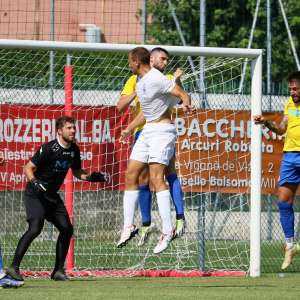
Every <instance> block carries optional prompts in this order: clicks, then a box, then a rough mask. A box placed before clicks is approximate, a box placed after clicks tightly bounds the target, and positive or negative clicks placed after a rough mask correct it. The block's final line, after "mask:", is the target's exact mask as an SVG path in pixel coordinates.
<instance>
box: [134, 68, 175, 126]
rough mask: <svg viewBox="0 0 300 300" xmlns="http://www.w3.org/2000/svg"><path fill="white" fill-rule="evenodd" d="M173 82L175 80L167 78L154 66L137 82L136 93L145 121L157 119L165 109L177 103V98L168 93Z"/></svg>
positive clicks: (173, 85)
mask: <svg viewBox="0 0 300 300" xmlns="http://www.w3.org/2000/svg"><path fill="white" fill-rule="evenodd" d="M175 84H176V83H175V80H169V79H167V78H166V76H165V75H163V74H162V73H161V72H160V71H158V70H157V69H155V68H152V69H151V70H150V71H149V72H148V73H146V74H145V75H144V76H143V77H142V78H141V79H140V80H139V81H138V82H137V84H136V94H137V96H138V97H139V99H140V102H141V107H142V111H143V113H144V116H145V119H146V121H147V122H150V121H154V120H156V119H158V118H159V117H161V116H162V115H163V114H164V112H165V111H166V110H168V109H169V108H171V107H173V106H174V105H176V104H178V103H179V99H178V98H176V97H174V96H172V95H170V94H169V93H170V91H171V90H172V89H173V88H174V87H175Z"/></svg>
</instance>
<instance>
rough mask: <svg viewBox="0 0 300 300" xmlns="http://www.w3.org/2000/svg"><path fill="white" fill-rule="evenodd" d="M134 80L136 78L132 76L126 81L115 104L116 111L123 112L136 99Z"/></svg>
mask: <svg viewBox="0 0 300 300" xmlns="http://www.w3.org/2000/svg"><path fill="white" fill-rule="evenodd" d="M136 80H137V78H136V76H135V75H132V76H130V77H129V78H128V79H127V81H126V83H125V85H124V87H123V90H122V92H121V96H120V99H119V101H118V102H117V109H118V111H119V112H123V111H125V110H126V109H127V108H128V106H129V105H130V104H131V102H132V101H133V100H134V98H135V97H136V92H135V87H136Z"/></svg>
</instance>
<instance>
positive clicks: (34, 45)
mask: <svg viewBox="0 0 300 300" xmlns="http://www.w3.org/2000/svg"><path fill="white" fill-rule="evenodd" d="M137 46H144V47H145V48H148V49H150V48H153V47H154V45H151V46H149V45H134V44H106V43H79V42H52V41H34V40H9V39H1V40H0V48H2V49H5V48H6V49H32V50H33V49H40V50H64V51H68V52H73V51H78V50H86V51H98V52H99V51H102V52H119V53H121V52H123V53H127V52H128V51H130V50H131V49H133V48H134V47H137ZM157 46H158V45H157ZM155 47H156V46H155ZM160 47H163V48H165V49H166V50H167V51H168V52H169V53H170V54H177V55H178V54H179V55H180V54H184V55H185V56H186V55H197V56H219V57H222V56H223V57H242V58H245V59H247V58H251V59H252V66H251V67H252V68H251V118H252V119H253V116H254V115H259V114H261V109H262V105H261V102H262V101H261V99H262V50H261V49H241V48H217V47H183V46H165V45H161V46H160ZM252 122H253V121H252ZM252 125H253V126H252V132H251V153H250V155H251V177H250V180H251V189H250V269H249V272H250V276H251V277H258V276H260V274H261V245H260V233H261V221H260V213H261V159H262V153H261V146H262V130H261V126H260V125H255V124H254V123H253V124H252Z"/></svg>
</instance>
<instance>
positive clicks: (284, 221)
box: [277, 200, 294, 248]
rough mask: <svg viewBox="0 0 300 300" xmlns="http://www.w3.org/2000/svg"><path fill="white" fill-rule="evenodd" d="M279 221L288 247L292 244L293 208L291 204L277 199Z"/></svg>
mask: <svg viewBox="0 0 300 300" xmlns="http://www.w3.org/2000/svg"><path fill="white" fill-rule="evenodd" d="M277 206H278V209H279V215H280V223H281V227H282V230H283V232H284V237H285V241H286V244H287V247H288V248H290V247H292V246H293V244H294V209H293V204H290V203H288V202H286V201H280V200H279V201H278V202H277Z"/></svg>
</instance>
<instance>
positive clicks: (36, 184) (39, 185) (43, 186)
mask: <svg viewBox="0 0 300 300" xmlns="http://www.w3.org/2000/svg"><path fill="white" fill-rule="evenodd" d="M30 182H31V184H32V186H33V188H34V190H35V191H36V192H39V193H41V192H42V193H44V192H46V191H47V183H45V182H43V181H41V180H38V179H36V178H33V179H32V180H31V181H30Z"/></svg>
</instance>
